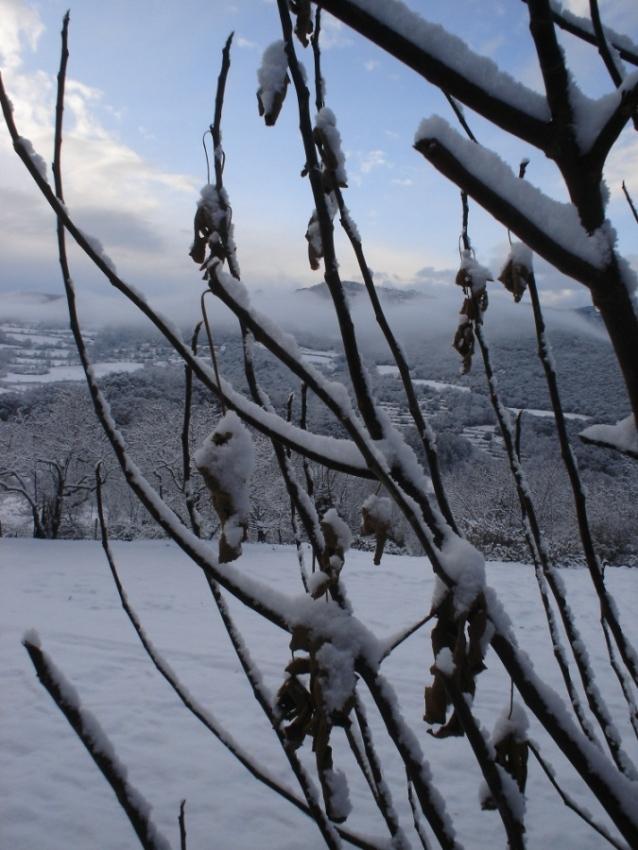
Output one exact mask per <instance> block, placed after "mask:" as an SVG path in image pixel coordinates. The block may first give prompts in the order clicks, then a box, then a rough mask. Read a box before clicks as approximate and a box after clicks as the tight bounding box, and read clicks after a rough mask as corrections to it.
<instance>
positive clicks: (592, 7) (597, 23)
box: [589, 0, 623, 88]
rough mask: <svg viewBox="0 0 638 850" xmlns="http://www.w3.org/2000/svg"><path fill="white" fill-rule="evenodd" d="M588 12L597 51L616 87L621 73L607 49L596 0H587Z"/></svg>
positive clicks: (619, 84)
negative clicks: (596, 43)
mask: <svg viewBox="0 0 638 850" xmlns="http://www.w3.org/2000/svg"><path fill="white" fill-rule="evenodd" d="M589 14H590V17H591V22H592V25H593V27H594V35H595V36H596V41H597V42H598V52H599V53H600V56H601V58H602V60H603V62H604V63H605V67H606V68H607V71H608V72H609V76H610V77H611V80H612V82H613V84H614V85H615V86H616V88H618V87H619V86H621V85H622V80H623V78H622V75H621V73H620V71H619V69H618V66H617V65H616V63H615V62H614V59H613V56H612V55H611V51H610V49H609V44H608V43H607V37H606V35H605V30H604V29H603V24H602V21H601V20H600V10H599V8H598V0H589Z"/></svg>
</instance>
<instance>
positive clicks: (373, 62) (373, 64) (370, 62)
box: [363, 59, 379, 72]
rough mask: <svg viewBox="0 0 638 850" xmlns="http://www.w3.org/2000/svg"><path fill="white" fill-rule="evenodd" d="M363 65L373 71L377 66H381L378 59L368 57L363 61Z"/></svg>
mask: <svg viewBox="0 0 638 850" xmlns="http://www.w3.org/2000/svg"><path fill="white" fill-rule="evenodd" d="M363 67H364V68H365V69H366V71H370V72H372V71H374V70H375V68H378V67H379V63H378V62H377V60H376V59H368V61H367V62H364V63H363Z"/></svg>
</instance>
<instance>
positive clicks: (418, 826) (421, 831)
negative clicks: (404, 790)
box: [405, 771, 430, 850]
mask: <svg viewBox="0 0 638 850" xmlns="http://www.w3.org/2000/svg"><path fill="white" fill-rule="evenodd" d="M405 781H406V785H407V787H408V800H409V801H410V809H411V810H412V822H413V823H414V829H415V831H416V834H417V835H418V836H419V841H420V842H421V847H422V848H423V850H430V842H429V841H428V837H427V835H426V832H425V828H424V826H423V824H422V823H421V818H420V817H419V810H418V809H417V806H416V800H415V799H414V791H413V790H412V782H411V781H410V776H409V774H408V773H407V771H406V774H405Z"/></svg>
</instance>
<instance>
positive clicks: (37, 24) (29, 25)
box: [0, 0, 44, 72]
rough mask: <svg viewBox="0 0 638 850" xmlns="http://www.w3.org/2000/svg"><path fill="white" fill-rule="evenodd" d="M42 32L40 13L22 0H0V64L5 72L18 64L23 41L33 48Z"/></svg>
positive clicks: (20, 58) (20, 59) (20, 60)
mask: <svg viewBox="0 0 638 850" xmlns="http://www.w3.org/2000/svg"><path fill="white" fill-rule="evenodd" d="M43 32H44V25H43V23H42V20H41V18H40V15H39V14H38V12H37V11H36V10H35V9H33V8H32V7H31V6H28V5H27V3H25V2H24V0H0V64H1V65H2V66H3V69H4V71H5V72H6V71H10V70H14V69H15V68H18V67H19V66H20V64H21V62H22V56H21V53H22V45H23V42H26V43H27V45H28V46H29V48H30V49H31V50H35V48H36V46H37V43H38V39H39V38H40V36H41V35H42V33H43Z"/></svg>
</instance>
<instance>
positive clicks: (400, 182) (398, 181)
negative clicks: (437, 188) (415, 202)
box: [391, 177, 414, 187]
mask: <svg viewBox="0 0 638 850" xmlns="http://www.w3.org/2000/svg"><path fill="white" fill-rule="evenodd" d="M391 182H392V183H394V185H395V186H406V187H407V186H414V181H413V180H411V179H410V178H409V177H403V178H401V177H395V178H394V179H393V180H392V181H391Z"/></svg>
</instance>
